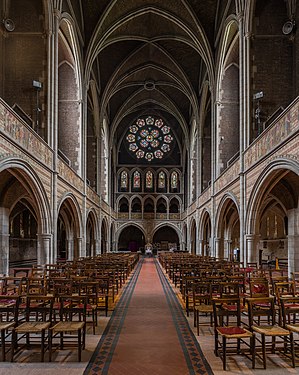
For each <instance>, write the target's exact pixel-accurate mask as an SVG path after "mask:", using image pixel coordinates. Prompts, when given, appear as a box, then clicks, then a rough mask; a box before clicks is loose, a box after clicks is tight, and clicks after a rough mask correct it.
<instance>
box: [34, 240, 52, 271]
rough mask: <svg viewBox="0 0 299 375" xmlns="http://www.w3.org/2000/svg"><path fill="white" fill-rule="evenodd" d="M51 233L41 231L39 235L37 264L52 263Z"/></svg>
mask: <svg viewBox="0 0 299 375" xmlns="http://www.w3.org/2000/svg"><path fill="white" fill-rule="evenodd" d="M51 238H52V236H51V234H48V233H41V234H38V235H37V264H41V265H44V264H47V263H52V260H51V251H50V250H51Z"/></svg>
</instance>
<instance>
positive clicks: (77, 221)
mask: <svg viewBox="0 0 299 375" xmlns="http://www.w3.org/2000/svg"><path fill="white" fill-rule="evenodd" d="M80 212H81V210H80V208H79V206H78V203H77V201H76V199H75V197H73V195H72V194H68V195H67V196H66V197H65V198H64V199H63V200H62V202H61V204H60V207H59V211H58V223H57V226H58V228H57V259H58V260H73V259H76V258H78V257H80V256H81V247H82V235H81V233H82V225H81V222H82V220H81V216H80V215H81V214H80Z"/></svg>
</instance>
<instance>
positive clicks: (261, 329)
mask: <svg viewBox="0 0 299 375" xmlns="http://www.w3.org/2000/svg"><path fill="white" fill-rule="evenodd" d="M252 329H253V330H254V331H255V332H257V333H260V334H262V335H266V336H288V335H289V334H290V331H288V330H287V329H284V328H281V327H279V326H258V327H257V326H252Z"/></svg>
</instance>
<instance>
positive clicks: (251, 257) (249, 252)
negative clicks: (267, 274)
mask: <svg viewBox="0 0 299 375" xmlns="http://www.w3.org/2000/svg"><path fill="white" fill-rule="evenodd" d="M245 238H246V249H245V254H244V255H245V256H244V261H245V263H248V262H258V260H259V253H258V248H257V244H258V241H259V235H256V234H247V235H246V237H245Z"/></svg>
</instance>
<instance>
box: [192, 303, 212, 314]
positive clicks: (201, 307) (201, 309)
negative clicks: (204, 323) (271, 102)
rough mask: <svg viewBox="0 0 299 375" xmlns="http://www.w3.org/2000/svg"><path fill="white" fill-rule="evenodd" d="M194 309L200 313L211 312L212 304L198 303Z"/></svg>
mask: <svg viewBox="0 0 299 375" xmlns="http://www.w3.org/2000/svg"><path fill="white" fill-rule="evenodd" d="M195 310H196V311H198V312H201V313H212V312H213V306H212V305H198V306H196V307H195Z"/></svg>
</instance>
